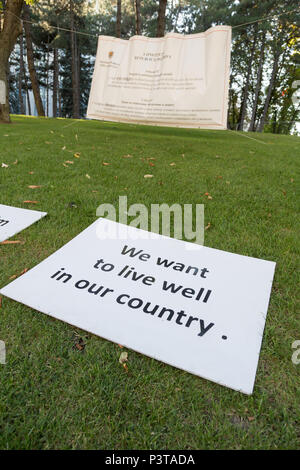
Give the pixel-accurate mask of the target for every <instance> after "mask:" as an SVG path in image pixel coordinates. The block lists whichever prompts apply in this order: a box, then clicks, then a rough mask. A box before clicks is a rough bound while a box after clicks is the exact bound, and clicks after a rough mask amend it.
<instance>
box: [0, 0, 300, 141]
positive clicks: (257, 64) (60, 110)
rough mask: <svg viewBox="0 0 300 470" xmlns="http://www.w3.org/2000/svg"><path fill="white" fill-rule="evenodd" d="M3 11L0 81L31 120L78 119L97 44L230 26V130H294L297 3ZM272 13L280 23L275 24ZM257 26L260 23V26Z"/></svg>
mask: <svg viewBox="0 0 300 470" xmlns="http://www.w3.org/2000/svg"><path fill="white" fill-rule="evenodd" d="M1 3H2V12H1V10H0V12H1V13H0V18H1V21H0V80H3V81H5V80H7V77H9V80H8V82H7V93H8V94H9V95H8V96H9V102H10V107H11V110H12V112H15V113H25V112H26V111H27V113H29V114H30V113H33V112H34V109H33V108H35V110H36V112H37V114H38V115H40V116H43V115H47V116H49V115H51V116H54V117H57V116H65V117H74V118H79V117H84V116H85V112H86V107H87V101H88V93H89V89H90V82H91V76H92V72H93V66H94V58H95V54H96V45H97V36H98V35H99V34H105V35H112V36H116V37H119V38H123V39H128V38H129V37H131V36H133V35H134V34H142V35H145V36H151V37H161V36H163V35H164V34H165V33H166V32H168V31H175V32H179V33H186V34H192V33H197V32H202V31H205V30H206V29H208V28H209V27H211V26H214V25H216V24H229V25H231V26H232V27H233V30H232V31H233V39H232V60H231V77H230V89H229V111H228V126H229V128H231V129H237V130H250V131H253V132H254V131H256V132H261V131H263V130H264V131H269V132H277V133H291V132H292V131H293V130H294V128H295V122H296V121H297V119H298V117H299V108H298V106H297V103H296V101H295V100H294V99H293V95H294V93H295V86H296V85H295V83H296V82H297V80H300V72H299V28H298V27H297V24H299V13H298V12H296V11H293V10H296V9H297V7H298V2H297V1H296V0H284V1H274V0H265V1H264V2H257V1H254V0H240V1H235V0H113V1H109V0H99V1H93V0H57V1H52V0H38V1H37V0H36V1H35V0H27V2H26V3H29V5H26V4H25V2H23V1H19V0H6V1H2V2H0V6H1ZM10 10H11V11H12V12H13V13H14V15H10V13H9V11H10ZM284 11H287V12H288V13H287V14H282V13H283V12H284ZM276 13H280V14H281V15H280V16H278V17H274V15H275V14H276ZM18 17H21V18H22V20H23V25H22V23H21V22H20V21H19V20H18ZM260 18H266V19H265V20H264V21H259V22H257V20H258V19H260ZM245 23H246V24H245ZM76 31H80V32H81V33H83V34H76ZM297 40H298V41H297ZM15 43H17V44H16V46H15ZM14 46H15V47H14ZM12 50H13V53H12V54H11V52H12ZM9 71H10V73H8V72H9ZM32 95H33V96H34V105H33V103H32V98H31V99H30V96H32ZM295 103H296V104H295ZM8 109H9V106H8V102H6V103H5V104H0V120H7V119H8V116H9V114H8Z"/></svg>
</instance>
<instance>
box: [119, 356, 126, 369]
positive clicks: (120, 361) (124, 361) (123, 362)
mask: <svg viewBox="0 0 300 470" xmlns="http://www.w3.org/2000/svg"><path fill="white" fill-rule="evenodd" d="M127 361H128V353H127V352H122V353H121V355H120V357H119V363H120V364H121V365H122V366H123V367H124V369H125V371H126V372H128V366H127V364H126V362H127Z"/></svg>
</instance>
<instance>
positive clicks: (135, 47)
mask: <svg viewBox="0 0 300 470" xmlns="http://www.w3.org/2000/svg"><path fill="white" fill-rule="evenodd" d="M230 45H231V27H230V26H215V27H214V28H210V29H208V30H207V31H206V32H204V33H199V34H190V35H183V34H177V33H168V34H167V35H166V36H165V37H163V38H147V37H144V36H133V37H132V38H130V40H129V41H128V40H124V39H117V38H113V37H110V36H99V40H98V50H97V56H96V62H95V68H94V75H93V80H92V87H91V92H90V98H89V104H88V111H87V117H88V118H92V119H102V120H106V121H119V122H129V123H141V124H152V125H160V126H175V127H201V128H206V129H226V127H227V101H228V86H229V68H230Z"/></svg>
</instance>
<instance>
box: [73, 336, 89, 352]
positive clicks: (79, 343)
mask: <svg viewBox="0 0 300 470" xmlns="http://www.w3.org/2000/svg"><path fill="white" fill-rule="evenodd" d="M85 346H86V344H85V342H84V341H83V339H82V338H78V340H77V342H76V343H75V344H74V346H73V348H74V349H77V351H84V349H85Z"/></svg>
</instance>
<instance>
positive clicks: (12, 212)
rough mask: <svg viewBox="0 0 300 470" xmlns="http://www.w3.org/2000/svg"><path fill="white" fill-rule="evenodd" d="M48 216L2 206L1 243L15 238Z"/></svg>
mask: <svg viewBox="0 0 300 470" xmlns="http://www.w3.org/2000/svg"><path fill="white" fill-rule="evenodd" d="M45 215H47V212H40V211H32V210H29V209H21V208H19V207H12V206H5V205H3V204H0V242H2V241H4V240H7V239H8V238H10V237H13V236H14V235H16V234H17V233H19V232H21V230H24V229H25V228H27V227H29V226H30V225H32V224H33V223H34V222H36V221H37V220H39V219H42V218H43V217H45Z"/></svg>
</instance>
